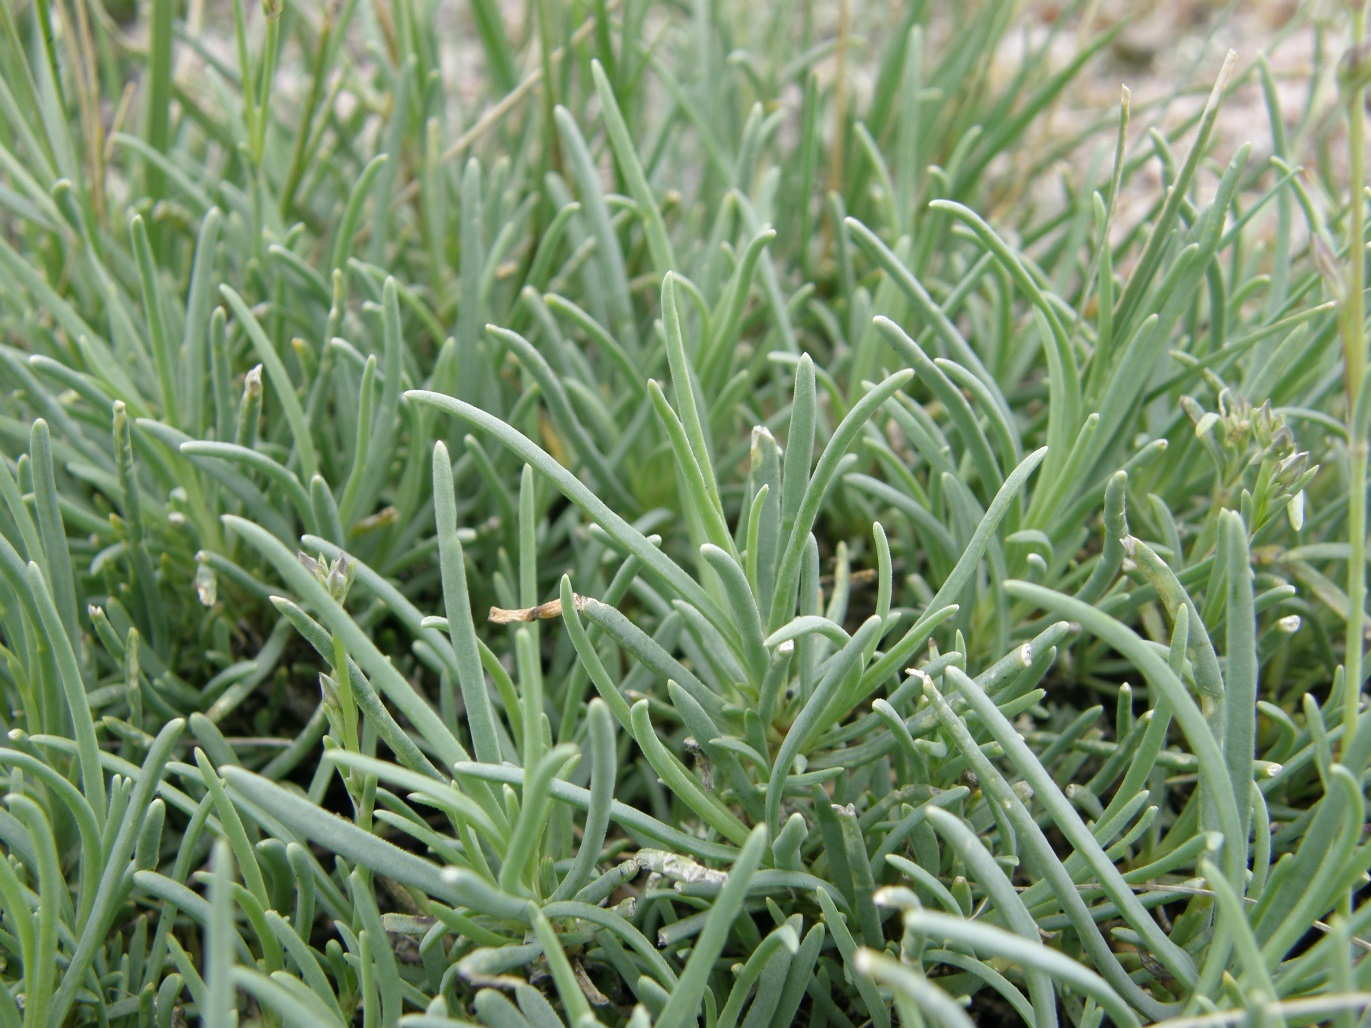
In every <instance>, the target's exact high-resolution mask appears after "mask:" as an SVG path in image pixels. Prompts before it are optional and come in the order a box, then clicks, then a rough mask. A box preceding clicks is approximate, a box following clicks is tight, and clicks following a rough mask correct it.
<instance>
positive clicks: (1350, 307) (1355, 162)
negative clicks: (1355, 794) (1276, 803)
mask: <svg viewBox="0 0 1371 1028" xmlns="http://www.w3.org/2000/svg"><path fill="white" fill-rule="evenodd" d="M1365 35H1366V8H1365V6H1363V5H1361V4H1357V5H1355V6H1354V7H1353V11H1352V50H1351V53H1350V57H1351V60H1352V62H1353V66H1352V67H1351V68H1349V69H1345V71H1346V72H1347V79H1346V81H1347V84H1348V89H1347V95H1346V97H1345V100H1346V103H1347V133H1348V149H1349V151H1350V166H1349V185H1350V190H1349V192H1350V196H1349V206H1348V213H1347V232H1348V247H1347V253H1348V265H1347V276H1348V281H1347V287H1346V292H1345V295H1344V297H1343V310H1342V318H1341V319H1340V320H1341V326H1340V327H1341V329H1342V345H1343V361H1344V365H1345V368H1346V379H1347V428H1348V433H1347V460H1348V490H1349V495H1348V513H1347V522H1348V525H1347V531H1348V542H1349V544H1350V548H1349V554H1348V560H1347V644H1346V649H1347V652H1346V656H1345V671H1346V677H1345V679H1344V688H1343V719H1342V723H1343V746H1342V751H1343V752H1344V753H1351V752H1354V748H1353V746H1354V736H1355V735H1356V728H1357V715H1358V712H1359V710H1360V707H1361V685H1362V676H1363V671H1362V652H1363V649H1364V647H1363V641H1362V640H1363V629H1364V622H1365V618H1366V614H1365V608H1366V461H1367V438H1366V430H1365V425H1364V424H1362V423H1361V422H1362V420H1363V419H1361V418H1359V417H1357V401H1358V398H1359V397H1360V396H1361V390H1362V380H1363V379H1364V377H1365V372H1366V358H1367V354H1366V320H1365V311H1364V306H1363V296H1364V292H1365V285H1366V260H1365V257H1366V245H1365V207H1366V204H1365V193H1366V128H1365V102H1366V76H1365V74H1364V73H1363V71H1362V70H1361V68H1360V63H1361V61H1362V59H1363V41H1364V39H1365Z"/></svg>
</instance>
